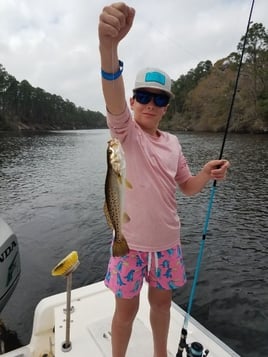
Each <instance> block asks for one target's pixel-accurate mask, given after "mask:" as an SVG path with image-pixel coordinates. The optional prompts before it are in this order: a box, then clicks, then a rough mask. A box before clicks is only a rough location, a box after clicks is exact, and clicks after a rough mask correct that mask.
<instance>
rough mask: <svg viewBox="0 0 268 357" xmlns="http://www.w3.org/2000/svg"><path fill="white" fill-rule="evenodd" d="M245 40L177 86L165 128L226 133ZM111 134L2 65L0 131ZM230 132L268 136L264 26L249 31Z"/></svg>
mask: <svg viewBox="0 0 268 357" xmlns="http://www.w3.org/2000/svg"><path fill="white" fill-rule="evenodd" d="M244 39H245V38H244V36H242V37H241V39H240V42H239V43H238V45H237V52H232V53H230V54H229V55H228V56H227V57H225V58H223V59H220V60H218V61H217V62H216V63H215V64H214V65H213V64H212V62H211V61H210V60H206V61H201V62H200V63H198V65H197V67H196V68H194V69H190V70H189V71H188V72H187V73H186V74H183V75H181V76H180V77H179V78H178V79H177V80H173V81H172V92H173V93H174V99H172V101H171V103H170V105H169V108H168V111H167V113H166V115H165V117H164V119H163V120H162V122H161V123H160V128H162V129H169V130H192V131H215V132H217V131H223V130H224V129H225V123H226V119H227V116H228V113H229V109H230V104H231V100H232V96H233V93H234V85H235V81H236V77H237V71H238V66H239V63H240V60H241V52H242V49H243V44H244ZM91 128H106V120H105V117H104V115H103V114H102V113H100V112H94V111H91V110H85V109H83V108H81V107H76V106H75V104H74V103H72V102H70V101H69V100H64V99H63V98H62V97H61V96H59V95H55V94H50V93H48V92H45V91H44V90H43V89H42V88H39V87H37V88H34V87H33V86H31V84H30V83H29V82H28V81H27V80H23V81H21V82H19V81H17V80H16V78H15V77H13V76H12V75H10V74H9V73H7V71H6V70H5V68H4V67H3V65H1V64H0V130H12V129H14V130H17V129H36V130H44V129H45V130H46V129H61V130H65V129H67V130H69V129H91ZM229 128H230V129H229V130H230V131H234V132H254V133H266V132H268V33H267V31H266V29H265V27H264V26H263V24H261V23H252V24H251V25H250V28H249V31H248V35H247V41H246V43H245V51H244V56H243V63H242V67H241V72H240V78H239V85H238V90H237V93H236V97H235V104H234V108H233V112H232V120H231V125H230V127H229Z"/></svg>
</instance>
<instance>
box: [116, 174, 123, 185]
mask: <svg viewBox="0 0 268 357" xmlns="http://www.w3.org/2000/svg"><path fill="white" fill-rule="evenodd" d="M117 181H118V183H119V185H122V176H121V175H117Z"/></svg>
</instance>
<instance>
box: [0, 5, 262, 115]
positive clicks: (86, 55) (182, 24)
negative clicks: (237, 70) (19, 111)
mask: <svg viewBox="0 0 268 357" xmlns="http://www.w3.org/2000/svg"><path fill="white" fill-rule="evenodd" d="M251 2H252V0H202V1H200V0H184V1H180V0H164V1H162V0H136V1H134V0H129V1H128V4H129V5H130V6H132V7H134V8H135V9H136V17H135V21H134V25H133V27H132V29H131V31H130V33H129V34H128V36H127V37H126V38H125V39H124V40H123V42H122V43H121V45H120V48H119V54H120V58H121V59H122V60H123V61H124V66H125V67H124V78H125V82H126V92H127V97H129V96H130V95H131V89H132V86H133V83H134V79H135V75H136V72H137V71H138V70H139V69H140V68H141V67H146V66H153V67H160V68H162V69H163V70H166V71H167V72H168V73H169V74H170V76H171V78H172V79H174V80H176V79H178V78H179V76H180V75H181V74H185V73H187V72H188V71H189V70H190V69H191V68H195V67H196V66H197V64H198V63H199V62H200V61H203V60H207V59H208V60H211V61H212V62H213V63H215V62H216V61H217V60H218V59H221V58H223V57H226V56H227V55H228V54H230V53H231V52H233V51H236V46H237V44H238V42H239V41H240V39H241V37H242V35H244V33H245V30H246V26H247V21H248V17H249V11H250V7H251ZM110 3H111V1H108V2H107V1H104V0H0V63H1V64H2V65H3V66H4V67H5V68H6V70H7V71H8V72H9V73H10V74H11V75H13V76H15V77H16V78H17V80H19V81H21V80H23V79H26V80H28V81H29V82H30V83H31V85H33V86H34V87H41V88H43V89H44V90H45V91H47V92H50V93H52V94H57V95H60V96H62V97H63V98H64V99H69V100H70V101H72V102H74V103H75V105H77V106H82V107H84V108H86V109H90V110H96V111H101V112H103V113H104V102H103V99H102V94H101V86H100V68H99V52H98V37H97V27H98V20H99V14H100V12H101V10H102V8H103V7H104V6H105V5H107V4H110ZM252 21H253V22H262V23H263V25H264V26H265V28H266V29H267V28H268V0H256V1H255V6H254V11H253V16H252Z"/></svg>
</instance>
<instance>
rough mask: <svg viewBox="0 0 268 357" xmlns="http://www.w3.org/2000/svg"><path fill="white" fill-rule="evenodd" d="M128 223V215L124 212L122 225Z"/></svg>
mask: <svg viewBox="0 0 268 357" xmlns="http://www.w3.org/2000/svg"><path fill="white" fill-rule="evenodd" d="M129 221H130V217H129V215H128V214H127V213H126V212H124V213H123V223H127V222H129Z"/></svg>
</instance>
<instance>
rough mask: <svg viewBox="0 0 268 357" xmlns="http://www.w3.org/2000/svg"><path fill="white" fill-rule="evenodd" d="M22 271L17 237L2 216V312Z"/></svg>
mask: <svg viewBox="0 0 268 357" xmlns="http://www.w3.org/2000/svg"><path fill="white" fill-rule="evenodd" d="M20 271H21V268H20V256H19V246H18V240H17V237H16V236H15V234H14V233H13V232H12V230H11V228H10V227H9V225H8V224H7V223H6V222H5V221H4V220H3V219H2V218H1V217H0V312H1V311H2V310H3V308H4V307H5V305H6V303H7V302H8V300H9V298H10V296H11V295H12V293H13V291H14V289H15V287H16V285H17V283H18V281H19V277H20Z"/></svg>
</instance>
